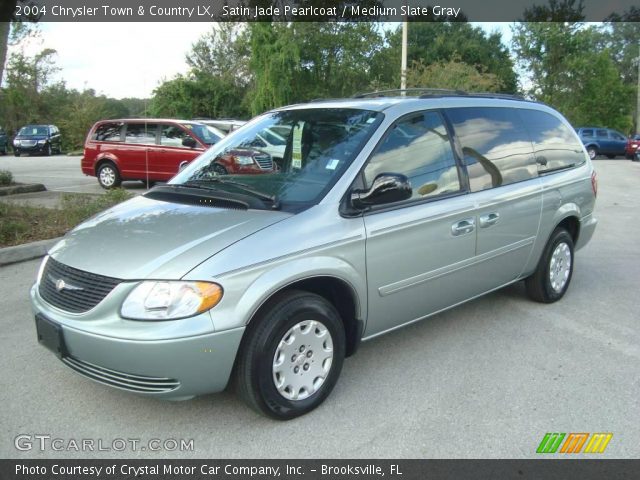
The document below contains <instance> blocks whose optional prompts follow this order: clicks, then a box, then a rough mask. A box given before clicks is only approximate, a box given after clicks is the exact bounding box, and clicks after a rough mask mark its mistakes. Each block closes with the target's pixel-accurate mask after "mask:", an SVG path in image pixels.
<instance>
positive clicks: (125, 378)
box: [62, 357, 180, 393]
mask: <svg viewBox="0 0 640 480" xmlns="http://www.w3.org/2000/svg"><path fill="white" fill-rule="evenodd" d="M62 361H63V362H64V363H65V364H66V365H67V366H68V367H71V368H72V369H74V370H75V371H76V372H78V373H79V374H81V375H84V376H85V377H87V378H90V379H91V380H94V381H96V382H99V383H103V384H105V385H109V386H111V387H116V388H120V389H122V390H128V391H130V392H138V393H165V392H170V391H171V390H175V389H176V388H178V387H179V386H180V382H179V381H178V380H174V379H173V378H165V377H143V376H141V375H132V374H130V373H123V372H118V371H116V370H111V369H109V368H104V367H99V366H98V365H94V364H93V363H89V362H85V361H84V360H79V359H77V358H75V357H64V358H63V359H62Z"/></svg>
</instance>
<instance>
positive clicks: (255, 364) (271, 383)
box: [235, 290, 345, 420]
mask: <svg viewBox="0 0 640 480" xmlns="http://www.w3.org/2000/svg"><path fill="white" fill-rule="evenodd" d="M344 355H345V333H344V325H343V323H342V320H341V319H340V315H339V314H338V312H337V311H336V309H335V308H334V307H333V305H331V304H330V303H329V302H328V301H327V300H325V299H324V298H323V297H321V296H319V295H316V294H314V293H309V292H304V291H299V290H292V291H288V292H283V293H281V294H279V295H276V296H275V297H274V298H273V299H272V300H271V301H270V302H268V304H267V305H266V306H265V307H263V309H262V313H260V314H259V316H257V317H256V318H254V319H253V320H252V321H251V323H250V324H249V327H248V329H247V332H246V333H245V337H244V338H243V341H242V344H241V347H240V350H239V352H238V358H237V361H236V369H235V381H236V391H237V393H238V395H239V396H240V398H242V399H243V400H244V401H245V402H246V403H247V405H249V406H250V407H251V408H253V409H254V410H256V411H257V412H259V413H262V414H264V415H267V416H269V417H272V418H275V419H277V420H290V419H292V418H296V417H298V416H300V415H303V414H305V413H307V412H310V411H311V410H313V409H314V408H316V407H317V406H319V405H320V404H321V403H322V402H323V401H324V400H325V399H326V398H327V397H328V396H329V394H330V393H331V390H332V389H333V387H334V386H335V384H336V382H337V380H338V377H339V376H340V371H341V370H342V363H343V361H344ZM305 372H308V373H305ZM276 382H279V383H280V384H279V386H277V385H276Z"/></svg>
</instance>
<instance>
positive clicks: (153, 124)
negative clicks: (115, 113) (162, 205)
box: [81, 119, 277, 188]
mask: <svg viewBox="0 0 640 480" xmlns="http://www.w3.org/2000/svg"><path fill="white" fill-rule="evenodd" d="M223 136H224V134H223V133H222V132H220V131H218V130H216V129H215V128H213V127H210V126H207V125H204V124H202V123H198V122H192V121H188V120H170V119H121V120H102V121H100V122H97V123H96V124H95V125H94V126H93V127H92V128H91V130H90V131H89V135H88V136H87V140H86V142H85V145H84V157H83V158H82V161H81V165H82V173H84V174H85V175H90V176H94V177H97V178H98V183H99V184H100V185H101V186H102V187H103V188H115V187H118V186H119V185H120V183H121V182H122V181H123V180H142V181H144V182H147V183H149V184H151V183H154V182H158V181H161V182H163V181H167V180H169V179H170V178H171V177H173V176H174V175H175V174H176V173H178V170H179V169H180V166H181V164H183V163H184V162H187V163H188V162H190V161H191V160H193V159H194V158H196V157H197V156H199V155H200V154H201V153H203V152H204V151H205V150H206V149H208V148H209V147H210V146H211V145H213V144H215V143H217V142H218V141H219V140H221V139H222V137H223ZM249 159H250V160H251V161H250V162H249V161H248V160H249ZM275 168H277V167H275V165H274V164H273V160H272V158H271V156H270V155H268V154H267V153H265V152H261V151H258V150H243V151H235V150H231V151H230V152H228V153H227V154H225V155H224V156H221V157H219V158H217V159H216V161H215V164H214V169H215V171H216V173H218V174H219V175H224V174H227V173H254V174H255V173H272V172H273V171H274V169H275Z"/></svg>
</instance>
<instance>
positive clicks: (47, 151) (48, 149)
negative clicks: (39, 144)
mask: <svg viewBox="0 0 640 480" xmlns="http://www.w3.org/2000/svg"><path fill="white" fill-rule="evenodd" d="M44 155H45V157H50V156H51V144H50V143H47V146H46V147H45V148H44Z"/></svg>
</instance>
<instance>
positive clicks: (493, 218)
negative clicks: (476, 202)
mask: <svg viewBox="0 0 640 480" xmlns="http://www.w3.org/2000/svg"><path fill="white" fill-rule="evenodd" d="M499 219H500V214H499V213H496V212H493V213H487V214H486V215H480V228H487V227H490V226H491V225H495V224H496V223H498V220H499Z"/></svg>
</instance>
